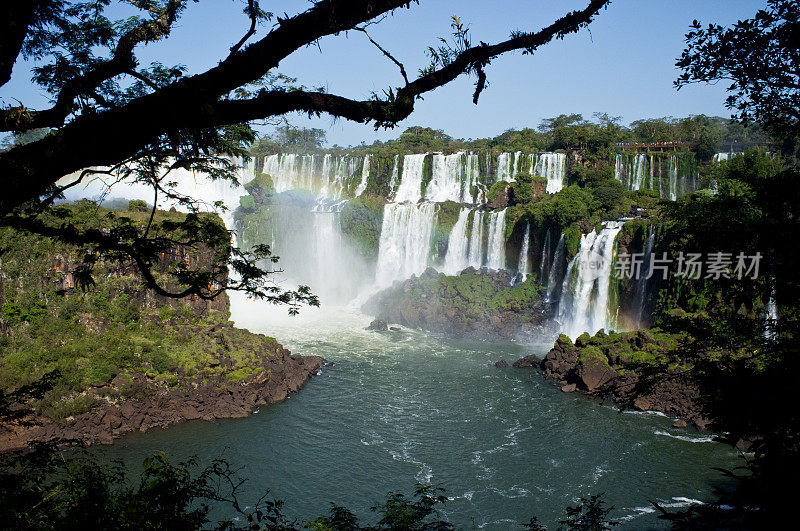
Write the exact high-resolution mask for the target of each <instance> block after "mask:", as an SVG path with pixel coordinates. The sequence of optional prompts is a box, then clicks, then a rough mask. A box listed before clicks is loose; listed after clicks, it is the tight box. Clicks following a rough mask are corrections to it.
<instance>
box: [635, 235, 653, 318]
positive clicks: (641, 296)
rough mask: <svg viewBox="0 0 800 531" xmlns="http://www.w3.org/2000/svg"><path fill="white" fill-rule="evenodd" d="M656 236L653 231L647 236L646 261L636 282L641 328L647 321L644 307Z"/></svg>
mask: <svg viewBox="0 0 800 531" xmlns="http://www.w3.org/2000/svg"><path fill="white" fill-rule="evenodd" d="M655 238H656V235H655V233H651V234H650V236H648V237H647V244H646V245H645V250H644V262H643V264H642V271H641V274H640V276H639V280H638V281H637V283H636V325H637V326H638V327H639V328H644V327H645V323H644V320H643V317H644V307H645V302H646V297H647V284H648V281H649V277H650V274H651V273H650V261H651V258H650V257H651V256H652V254H653V242H654V241H655Z"/></svg>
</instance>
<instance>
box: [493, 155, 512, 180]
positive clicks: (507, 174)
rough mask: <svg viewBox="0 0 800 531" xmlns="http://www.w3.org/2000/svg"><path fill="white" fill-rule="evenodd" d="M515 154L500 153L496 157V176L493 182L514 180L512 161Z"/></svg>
mask: <svg viewBox="0 0 800 531" xmlns="http://www.w3.org/2000/svg"><path fill="white" fill-rule="evenodd" d="M515 155H516V153H500V154H499V155H498V156H497V175H496V177H495V182H498V181H506V182H509V183H510V182H511V181H513V180H514V159H515Z"/></svg>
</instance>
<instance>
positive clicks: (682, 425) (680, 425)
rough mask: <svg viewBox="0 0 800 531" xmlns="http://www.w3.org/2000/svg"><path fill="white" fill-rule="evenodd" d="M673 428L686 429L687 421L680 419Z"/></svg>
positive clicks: (673, 424)
mask: <svg viewBox="0 0 800 531" xmlns="http://www.w3.org/2000/svg"><path fill="white" fill-rule="evenodd" d="M672 427H673V428H685V427H686V421H685V420H683V419H678V420H676V421H675V422H673V423H672Z"/></svg>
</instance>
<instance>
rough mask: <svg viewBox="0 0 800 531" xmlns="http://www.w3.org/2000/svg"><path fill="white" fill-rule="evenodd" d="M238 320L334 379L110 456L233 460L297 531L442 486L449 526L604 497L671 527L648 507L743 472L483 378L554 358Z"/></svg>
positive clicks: (678, 433)
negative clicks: (300, 525) (246, 413)
mask: <svg viewBox="0 0 800 531" xmlns="http://www.w3.org/2000/svg"><path fill="white" fill-rule="evenodd" d="M233 315H234V319H235V320H236V321H237V324H239V325H240V326H245V327H247V328H250V329H251V330H253V331H261V332H264V333H267V334H268V335H272V336H275V337H277V338H278V339H279V340H280V341H281V342H282V343H283V344H284V345H285V346H286V347H288V348H290V349H291V350H292V351H293V352H296V353H300V354H316V355H321V356H324V357H325V358H326V359H328V360H330V361H332V362H334V364H333V365H332V366H330V367H326V368H324V369H323V370H322V371H321V374H320V375H319V376H317V377H315V378H314V379H312V380H311V382H309V384H308V386H307V387H306V388H305V389H304V390H303V391H301V392H300V393H298V394H296V395H294V396H292V397H291V398H290V399H289V400H287V401H286V402H284V403H282V404H275V405H271V406H268V407H264V408H262V409H261V410H260V411H259V412H258V413H256V414H255V415H253V416H252V417H250V418H247V419H238V420H226V421H220V422H214V423H211V422H202V421H196V422H189V423H185V424H182V425H178V426H175V427H173V428H170V429H167V430H156V431H152V432H148V433H144V434H136V435H132V436H128V437H126V438H123V439H121V440H120V441H119V442H118V443H117V444H115V445H114V446H112V447H111V448H110V449H109V450H107V452H108V454H109V455H110V456H112V457H120V458H123V459H124V460H126V461H128V462H131V463H134V462H137V463H138V462H139V461H140V460H141V459H142V458H143V457H144V456H145V455H147V454H150V453H152V452H154V451H159V450H165V451H167V452H168V454H170V455H172V456H173V457H176V458H185V457H188V456H191V455H197V456H198V457H199V458H200V459H201V462H202V461H203V460H209V459H211V458H213V457H218V456H222V457H225V458H227V459H228V460H229V461H231V462H232V463H234V464H235V465H238V466H242V467H244V470H243V473H244V474H245V475H246V476H248V477H249V478H250V480H249V482H248V484H247V488H246V493H245V497H246V498H249V499H251V500H253V501H254V500H255V499H257V498H258V496H259V495H260V494H261V493H263V491H265V490H266V489H270V490H271V493H272V495H273V496H274V497H276V498H279V499H283V500H285V501H286V506H285V512H286V513H287V514H288V515H290V516H293V517H298V518H300V519H301V520H304V519H310V518H313V517H315V516H318V515H321V514H325V513H327V510H328V507H329V502H336V503H337V504H341V505H345V506H347V507H349V508H350V509H352V510H354V511H355V512H356V513H358V514H360V515H364V516H365V517H366V520H367V521H370V522H371V521H374V518H373V515H372V514H371V513H370V510H369V508H370V507H371V506H372V505H373V504H374V503H375V502H376V501H380V500H383V499H384V497H385V494H386V492H387V491H390V490H396V491H397V490H400V491H403V492H406V493H408V494H410V493H411V492H412V490H413V488H414V484H415V482H433V483H437V484H442V485H443V486H445V487H446V489H447V492H446V494H447V495H448V496H449V497H450V498H451V500H450V501H449V502H448V503H447V504H446V505H445V506H444V511H443V512H444V513H445V515H446V517H447V518H448V519H449V520H450V521H452V522H453V523H455V524H457V525H458V526H459V527H463V528H473V527H475V528H485V529H520V527H519V524H520V523H522V522H527V521H528V520H529V519H530V517H531V516H532V515H536V516H538V517H539V518H540V520H542V521H543V522H544V523H545V524H548V525H552V524H554V523H555V522H557V520H558V519H559V518H560V517H561V516H562V515H563V509H564V507H565V506H567V505H570V504H573V503H574V502H575V500H576V499H577V497H578V496H588V495H590V494H594V493H599V492H604V493H605V497H606V500H607V501H608V502H609V503H610V504H613V505H614V506H615V507H616V508H615V510H614V513H613V515H614V516H616V517H621V518H623V522H624V525H625V527H630V528H641V527H653V526H663V523H662V522H660V521H659V520H657V519H655V518H654V517H653V514H652V507H651V506H650V504H649V502H648V500H656V501H660V502H662V503H663V504H665V505H669V506H683V505H686V504H687V503H691V501H692V500H698V501H703V500H710V499H712V495H711V491H712V488H713V486H714V485H715V483H716V482H717V481H719V480H720V478H721V476H720V474H719V473H717V472H715V471H713V470H711V467H715V466H722V467H733V466H736V465H737V464H739V459H738V457H737V456H736V453H735V452H734V451H733V450H732V449H731V448H730V447H728V446H725V445H722V444H719V443H715V442H712V441H711V439H710V437H708V436H707V435H704V434H698V433H696V432H692V431H687V430H679V429H675V428H672V420H670V419H668V418H665V417H663V416H659V415H656V414H642V413H631V412H625V413H620V412H619V411H618V410H617V409H615V408H614V407H613V406H611V405H601V404H598V403H597V402H595V401H592V400H590V399H587V398H586V397H583V396H579V395H577V394H564V393H561V392H560V391H559V390H558V389H557V388H555V387H553V386H551V385H550V384H549V383H547V382H546V381H544V380H543V379H542V377H541V376H539V375H538V374H537V373H536V372H534V371H531V370H519V369H514V368H512V367H508V368H506V369H498V368H495V367H494V366H488V364H489V362H494V361H497V360H499V359H501V358H505V359H506V360H507V361H508V362H509V364H510V363H511V362H513V361H514V360H516V359H517V358H519V357H521V356H523V355H525V354H527V353H530V352H531V351H538V352H539V353H540V354H541V353H543V352H545V351H546V347H544V346H543V347H541V348H538V349H537V348H536V347H530V346H522V345H515V344H493V343H476V342H463V341H454V340H450V339H445V338H442V337H438V336H432V335H428V334H424V333H420V332H390V333H375V332H367V331H365V330H363V328H364V327H365V326H366V325H367V324H368V323H369V317H367V316H364V315H361V314H359V313H357V312H349V311H344V310H342V311H339V312H331V313H328V314H324V313H319V312H318V313H313V312H307V314H306V316H305V317H301V318H300V319H295V320H288V319H281V320H279V322H275V320H274V319H273V318H272V317H271V316H272V315H273V314H272V313H270V314H269V315H270V317H269V319H268V318H267V317H266V316H265V314H264V310H263V308H260V307H259V306H257V305H253V304H242V303H241V302H237V301H235V300H234V304H233ZM268 322H269V324H267V323H268ZM551 344H552V343H551Z"/></svg>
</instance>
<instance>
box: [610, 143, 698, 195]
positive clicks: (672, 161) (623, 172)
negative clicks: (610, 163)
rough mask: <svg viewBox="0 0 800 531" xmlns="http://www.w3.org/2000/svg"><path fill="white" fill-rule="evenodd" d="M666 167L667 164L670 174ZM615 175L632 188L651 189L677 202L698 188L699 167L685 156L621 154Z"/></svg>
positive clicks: (628, 187) (616, 160)
mask: <svg viewBox="0 0 800 531" xmlns="http://www.w3.org/2000/svg"><path fill="white" fill-rule="evenodd" d="M662 166H666V174H665V173H664V170H663V169H662ZM614 178H615V179H617V180H618V181H619V182H621V183H622V184H624V185H625V187H626V188H627V189H628V190H643V189H650V190H653V191H658V194H659V197H661V198H664V199H666V198H669V199H671V200H673V201H674V200H675V199H677V198H678V197H680V196H681V195H684V194H686V193H689V192H691V191H693V190H695V189H696V188H697V168H696V167H695V166H694V163H693V162H692V161H691V160H687V159H686V158H684V156H683V155H682V156H681V157H679V156H678V155H669V156H668V157H667V156H665V155H663V156H658V155H652V154H651V155H646V154H643V153H639V154H633V155H624V154H619V155H617V156H616V158H615V160H614Z"/></svg>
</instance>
